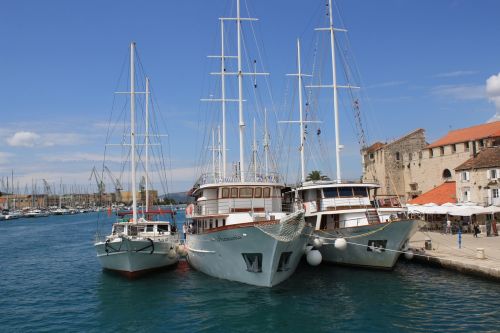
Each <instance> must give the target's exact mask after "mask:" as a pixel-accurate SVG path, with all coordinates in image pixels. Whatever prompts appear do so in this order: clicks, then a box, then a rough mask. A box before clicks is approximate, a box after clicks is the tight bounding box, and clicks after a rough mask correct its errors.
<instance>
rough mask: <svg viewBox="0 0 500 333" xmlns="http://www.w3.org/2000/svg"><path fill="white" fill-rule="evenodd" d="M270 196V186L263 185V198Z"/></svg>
mask: <svg viewBox="0 0 500 333" xmlns="http://www.w3.org/2000/svg"><path fill="white" fill-rule="evenodd" d="M270 196H271V188H270V187H264V190H263V197H264V198H269V197H270Z"/></svg>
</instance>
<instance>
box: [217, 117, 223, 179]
mask: <svg viewBox="0 0 500 333" xmlns="http://www.w3.org/2000/svg"><path fill="white" fill-rule="evenodd" d="M217 163H218V170H219V175H218V176H219V177H220V176H221V170H222V168H221V142H220V126H217Z"/></svg>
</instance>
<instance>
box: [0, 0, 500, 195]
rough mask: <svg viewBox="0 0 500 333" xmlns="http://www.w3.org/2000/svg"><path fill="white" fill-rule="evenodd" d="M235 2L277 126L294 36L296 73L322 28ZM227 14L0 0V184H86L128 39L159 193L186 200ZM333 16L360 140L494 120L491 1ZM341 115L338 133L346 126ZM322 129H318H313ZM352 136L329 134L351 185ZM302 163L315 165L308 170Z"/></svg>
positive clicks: (304, 15)
mask: <svg viewBox="0 0 500 333" xmlns="http://www.w3.org/2000/svg"><path fill="white" fill-rule="evenodd" d="M242 1H243V0H242ZM247 2H248V7H249V8H250V11H251V15H252V16H254V17H258V18H259V22H257V23H256V25H255V27H256V30H255V31H256V33H257V39H258V40H259V43H261V44H262V45H263V49H262V50H263V51H264V56H263V60H264V62H265V65H266V66H265V70H266V71H269V72H270V73H271V76H270V78H269V83H270V86H271V87H272V92H273V99H274V103H275V106H274V107H275V110H276V112H277V113H278V114H277V116H276V117H277V118H281V115H280V114H279V112H280V110H281V109H282V108H283V105H286V103H288V104H290V103H291V102H290V101H286V99H287V98H286V97H287V94H286V91H287V89H290V88H289V87H291V86H290V81H289V80H290V79H287V78H285V74H287V73H292V72H295V66H296V65H295V61H296V59H295V41H296V38H297V37H300V38H301V39H302V40H303V48H304V50H303V54H304V58H305V59H304V67H305V70H309V69H310V68H311V67H310V66H311V65H310V64H311V59H310V57H309V56H310V55H311V54H312V52H311V50H307V47H311V45H313V44H312V43H313V42H312V41H313V40H314V37H313V36H314V35H313V34H314V32H313V28H315V27H318V26H321V25H322V24H321V15H323V12H324V5H325V2H324V1H316V0H292V1H285V0H274V1H257V0H253V1H247ZM232 6H233V4H232V1H227V0H213V1H207V0H203V1H201V0H192V1H144V2H137V1H96V0H87V1H63V0H57V1H56V0H51V1H26V0H19V1H7V2H3V4H2V10H1V11H0V31H1V36H2V48H1V49H2V52H1V56H0V119H1V122H0V142H1V144H0V177H7V176H10V174H11V170H14V176H15V179H16V182H19V183H20V187H21V190H22V189H24V184H31V179H34V180H35V181H39V180H40V179H42V178H44V179H47V180H48V181H49V182H50V183H56V182H57V183H58V182H59V180H60V179H61V178H62V179H63V182H64V183H67V184H82V185H84V184H89V181H88V177H89V174H90V170H91V169H92V167H93V166H94V165H99V163H100V159H102V154H103V149H104V148H103V147H104V142H105V134H106V128H105V127H104V126H103V124H104V123H106V121H107V119H108V116H109V112H110V108H111V104H112V100H113V92H114V91H115V89H116V87H117V80H118V77H119V76H120V73H121V70H122V66H123V64H124V61H126V60H125V58H126V56H127V54H128V45H129V43H130V42H131V41H132V40H134V41H136V42H137V47H138V50H139V52H140V56H141V60H142V63H143V65H144V67H145V69H146V71H147V73H148V75H149V76H150V77H151V80H152V82H153V85H154V88H155V91H156V99H157V101H158V104H159V106H160V109H161V111H162V113H163V117H164V118H165V119H167V123H168V124H167V127H168V129H167V130H168V134H169V142H170V147H171V149H170V151H171V158H172V175H173V177H172V180H173V181H172V183H171V184H170V190H171V191H183V190H186V189H188V188H189V186H190V185H191V184H192V183H193V182H194V181H195V178H196V176H197V175H196V164H197V162H198V160H199V155H200V150H201V149H202V147H201V146H202V145H201V143H200V136H199V133H198V132H199V131H200V130H201V128H200V119H205V117H206V115H203V114H201V113H203V112H207V107H205V106H203V105H202V103H200V101H199V100H200V98H204V97H207V94H211V93H212V92H211V90H210V89H211V87H213V84H212V85H210V83H209V81H210V78H209V75H208V72H209V71H210V70H211V69H213V64H211V63H209V60H207V58H206V56H207V55H210V54H217V53H218V50H219V44H218V39H217V38H218V36H219V25H218V24H219V23H218V18H219V17H221V16H223V15H228V12H229V11H230V8H232ZM337 7H338V8H340V11H341V15H342V23H343V24H338V26H340V27H345V28H347V29H348V30H349V34H348V36H349V41H350V46H351V48H350V50H349V52H351V53H352V56H353V57H354V58H355V60H356V65H357V68H358V70H359V73H360V77H361V81H362V82H361V83H362V88H363V89H362V91H363V96H364V100H363V103H362V112H366V113H365V118H363V119H364V120H365V126H366V127H367V136H368V140H369V142H374V141H377V140H381V141H387V140H391V139H394V138H397V137H399V136H401V135H404V134H405V133H407V132H410V131H412V130H414V129H416V128H420V127H421V128H424V129H425V130H426V135H427V139H428V141H429V142H432V141H434V140H435V139H437V138H439V137H440V136H442V135H444V134H446V132H447V131H449V130H450V129H457V128H462V127H467V126H471V125H476V124H479V123H483V122H486V121H488V120H489V119H491V118H492V117H493V116H494V115H495V113H496V112H497V111H496V108H497V107H498V108H499V111H498V112H499V113H500V102H499V99H498V96H500V92H499V91H498V90H497V87H496V86H492V87H490V90H489V94H488V93H487V90H486V89H487V87H486V81H487V79H488V78H490V77H492V76H494V75H499V73H500V43H499V42H498V34H499V33H500V20H498V13H500V2H498V1H495V0H482V1H465V0H464V1H460V0H449V1H445V0H441V1H431V0H424V1H401V0H378V1H367V0H340V1H338V4H337ZM334 17H335V18H336V19H337V16H336V15H335V14H334ZM337 21H338V20H337ZM339 23H340V22H339ZM490 82H493V81H490ZM496 82H497V81H495V82H493V83H494V84H496ZM292 84H293V83H292ZM287 87H288V88H287ZM499 89H500V88H499ZM497 93H498V94H497ZM325 96H327V95H325ZM288 97H289V96H288ZM495 101H496V102H497V104H495ZM250 117H251V115H248V118H247V125H248V126H247V131H248V132H251V127H250V123H251V118H250ZM341 118H343V119H344V120H343V122H344V125H345V124H346V123H345V122H346V120H345V118H347V116H346V117H344V116H343V114H342V113H341ZM232 119H233V118H232ZM329 126H330V125H329V123H328V120H326V119H325V122H324V124H323V125H322V129H323V130H325V129H327V128H328V127H329ZM330 127H331V126H330ZM344 128H345V130H344ZM351 129H352V124H351V125H348V124H347V125H346V126H345V127H343V130H342V132H341V137H342V143H343V144H344V145H345V149H344V152H343V156H344V158H343V169H344V175H345V177H346V178H358V177H359V175H360V174H361V164H360V158H359V154H358V151H359V147H358V146H357V142H356V139H355V136H353V135H349V134H348V132H351ZM325 136H326V134H325ZM231 138H233V137H231ZM235 139H236V138H233V139H232V141H234V140H235ZM291 140H292V139H291ZM276 141H279V140H276ZM325 142H326V143H330V142H331V141H329V140H328V139H325ZM293 144H294V143H293V142H291V143H290V145H293ZM231 154H234V156H233V155H231V156H232V158H230V161H232V160H236V159H237V155H236V149H232V150H231ZM331 154H332V155H333V150H331ZM292 155H293V154H292ZM291 158H292V156H289V157H288V159H291ZM331 159H332V160H333V157H332V158H331ZM287 163H288V162H285V164H287ZM309 166H310V169H311V168H315V167H316V165H314V163H312V161H311V162H310V163H309ZM291 169H292V170H288V171H286V172H285V173H287V175H288V177H289V178H290V180H295V179H296V173H297V170H296V167H292V168H291Z"/></svg>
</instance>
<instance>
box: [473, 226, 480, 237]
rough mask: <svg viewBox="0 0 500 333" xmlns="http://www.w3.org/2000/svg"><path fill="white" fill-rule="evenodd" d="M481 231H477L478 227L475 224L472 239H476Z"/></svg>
mask: <svg viewBox="0 0 500 333" xmlns="http://www.w3.org/2000/svg"><path fill="white" fill-rule="evenodd" d="M480 233H481V231H480V230H479V226H478V225H477V223H475V224H474V237H476V238H477V235H478V234H480Z"/></svg>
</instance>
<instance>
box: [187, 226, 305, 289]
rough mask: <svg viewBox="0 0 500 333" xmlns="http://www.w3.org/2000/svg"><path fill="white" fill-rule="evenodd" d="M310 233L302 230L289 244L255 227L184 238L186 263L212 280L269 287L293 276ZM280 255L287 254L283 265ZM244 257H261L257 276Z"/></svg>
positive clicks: (191, 235)
mask: <svg viewBox="0 0 500 333" xmlns="http://www.w3.org/2000/svg"><path fill="white" fill-rule="evenodd" d="M285 218H286V217H285ZM301 218H302V219H303V216H302V217H301ZM310 231H311V228H310V227H307V226H305V227H304V228H303V230H302V232H301V233H300V234H299V235H298V236H297V237H295V238H294V239H292V240H290V241H281V240H278V239H276V238H275V237H273V236H271V235H269V234H267V233H266V232H264V231H262V230H261V229H259V228H258V227H256V226H242V227H237V228H233V229H225V230H220V231H217V230H214V231H212V232H210V233H205V234H188V235H187V241H186V244H187V252H188V256H187V260H188V262H189V264H190V265H191V266H193V267H194V268H195V269H196V270H198V271H201V272H203V273H205V274H207V275H210V276H213V277H216V278H220V279H226V280H230V281H236V282H241V283H246V284H251V285H256V286H262V287H272V286H275V285H277V284H279V283H281V282H283V281H285V280H286V279H288V278H289V277H290V276H291V275H292V274H293V273H294V272H295V269H296V268H297V266H298V264H299V262H300V260H301V258H302V256H303V254H304V252H305V248H306V245H307V242H308V240H309V236H310V234H309V233H310ZM283 253H285V256H286V255H287V254H286V253H289V257H288V258H287V260H286V263H284V262H283ZM244 254H261V255H262V256H261V260H262V261H261V265H259V266H260V271H259V272H255V271H251V270H249V267H248V265H247V262H246V261H245V257H244Z"/></svg>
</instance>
